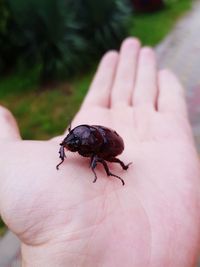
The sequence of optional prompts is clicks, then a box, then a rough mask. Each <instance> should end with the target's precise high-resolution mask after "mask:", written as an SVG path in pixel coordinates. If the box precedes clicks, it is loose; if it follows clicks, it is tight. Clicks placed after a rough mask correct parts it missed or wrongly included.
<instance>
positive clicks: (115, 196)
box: [0, 38, 200, 267]
mask: <svg viewBox="0 0 200 267" xmlns="http://www.w3.org/2000/svg"><path fill="white" fill-rule="evenodd" d="M0 111H1V114H0V125H1V133H0V148H1V151H2V154H1V157H0V166H1V178H0V213H1V215H2V217H3V219H4V221H5V222H6V224H7V225H8V227H9V228H10V229H11V230H12V231H13V232H15V233H16V234H17V236H18V237H19V238H20V240H21V242H22V257H23V261H24V266H45V267H46V266H48V267H49V266H70V267H71V266H72V267H73V266H87V267H88V266H97V267H98V266H100V267H102V266H103V267H112V266H115V267H118V266H119V267H121V266H126V267H129V266H130V267H135V266H137V267H143V266H144V267H146V266H148V267H151V266H153V267H157V266H158V267H160V266H165V267H167V266H173V267H179V266H180V267H187V266H188V267H191V266H192V265H194V264H195V262H196V260H197V255H198V252H199V247H200V220H199V219H200V218H199V178H200V171H199V162H198V157H197V154H196V151H195V148H194V144H193V138H192V134H191V129H190V126H189V123H188V119H187V112H186V105H185V100H184V96H183V89H182V87H181V86H180V84H179V82H178V81H177V80H176V78H175V77H174V75H173V74H172V73H170V72H169V71H161V72H157V70H156V60H155V56H154V53H153V51H152V50H151V49H149V48H143V49H140V45H139V42H138V41H137V40H135V39H132V38H129V39H128V40H126V41H125V42H124V43H123V45H122V48H121V51H120V53H119V54H118V53H116V52H109V53H107V54H106V55H105V56H104V58H103V59H102V61H101V63H100V66H99V68H98V70H97V74H96V76H95V78H94V81H93V83H92V85H91V88H90V90H89V92H88V95H87V96H86V98H85V101H84V103H83V105H82V107H81V109H80V111H79V112H78V114H77V115H76V117H75V119H74V121H73V122H72V127H75V126H77V125H79V124H83V123H87V124H99V125H104V126H107V127H110V128H113V129H115V130H116V131H117V132H118V133H119V134H120V135H121V136H122V137H123V139H124V143H125V150H124V152H123V154H122V155H121V156H119V158H120V159H122V160H123V161H124V162H125V163H128V162H130V161H132V162H133V164H132V165H131V166H130V168H129V169H128V170H127V171H123V170H121V169H120V167H119V166H117V165H115V164H114V163H113V164H110V168H111V170H112V172H113V173H116V174H118V175H119V176H121V177H122V178H123V179H124V181H125V186H124V187H123V186H122V185H121V183H120V181H118V180H117V179H115V178H114V177H107V176H106V174H105V171H104V170H103V168H101V167H100V168H99V169H98V170H97V176H98V180H97V182H96V184H94V183H92V181H93V173H92V171H91V170H90V169H89V159H88V158H83V157H80V156H79V155H77V154H75V153H68V152H67V158H66V160H65V162H64V163H63V165H61V166H60V170H59V171H57V170H56V168H55V166H56V164H57V163H58V161H59V159H58V153H57V152H58V149H59V143H60V141H62V139H63V137H64V136H65V135H63V136H59V137H56V138H54V139H52V140H49V141H45V142H44V141H22V140H21V139H20V135H19V132H18V129H17V126H16V124H15V121H14V119H13V117H12V116H11V114H10V113H8V112H7V111H6V110H4V109H3V108H1V110H0Z"/></svg>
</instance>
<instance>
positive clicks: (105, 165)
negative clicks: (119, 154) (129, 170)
mask: <svg viewBox="0 0 200 267" xmlns="http://www.w3.org/2000/svg"><path fill="white" fill-rule="evenodd" d="M98 161H99V162H100V163H102V164H103V166H104V169H105V171H106V174H107V175H108V176H114V177H116V178H118V179H119V180H121V182H122V185H125V183H124V180H123V179H122V178H121V177H119V176H117V175H115V174H113V173H112V172H110V170H109V168H108V165H107V163H106V162H105V160H103V159H98Z"/></svg>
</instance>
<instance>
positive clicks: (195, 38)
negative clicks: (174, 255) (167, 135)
mask: <svg viewBox="0 0 200 267" xmlns="http://www.w3.org/2000/svg"><path fill="white" fill-rule="evenodd" d="M199 29H200V2H199V1H196V2H195V3H194V6H193V9H192V11H190V12H189V13H188V14H187V15H186V16H185V17H184V18H183V19H181V20H180V21H179V22H178V23H177V25H176V26H175V28H174V30H173V31H172V32H171V33H170V34H169V35H168V36H167V37H166V38H165V39H164V40H163V42H161V43H160V44H159V45H158V46H157V47H156V53H157V57H158V62H159V67H161V68H166V67H167V68H170V69H172V70H173V71H174V72H175V73H176V74H177V75H178V77H179V78H180V80H181V82H182V83H183V85H184V86H185V88H186V97H187V103H188V110H189V116H190V121H191V124H192V128H193V133H194V136H195V140H196V145H197V148H198V151H199V153H200V34H199ZM19 251H20V244H19V241H18V239H17V238H16V237H15V236H14V235H13V234H12V233H10V232H8V233H7V234H6V235H5V236H4V238H3V239H1V240H0V267H19V266H20V254H19ZM199 267H200V265H199Z"/></svg>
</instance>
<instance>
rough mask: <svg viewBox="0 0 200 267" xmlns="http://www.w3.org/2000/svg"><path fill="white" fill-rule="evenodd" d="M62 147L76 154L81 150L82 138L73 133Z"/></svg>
mask: <svg viewBox="0 0 200 267" xmlns="http://www.w3.org/2000/svg"><path fill="white" fill-rule="evenodd" d="M60 145H61V146H64V147H65V148H67V149H68V150H70V151H72V152H76V151H78V150H79V147H80V145H81V141H80V138H78V137H77V136H75V135H74V134H73V133H69V134H68V135H67V137H66V138H65V139H64V141H63V142H62V143H61V144H60Z"/></svg>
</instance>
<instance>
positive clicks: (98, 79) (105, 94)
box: [82, 51, 118, 107]
mask: <svg viewBox="0 0 200 267" xmlns="http://www.w3.org/2000/svg"><path fill="white" fill-rule="evenodd" d="M117 60H118V53H117V52H115V51H109V52H108V53H106V54H105V55H104V57H103V58H102V60H101V62H100V65H99V67H98V70H97V72H96V75H95V77H94V80H93V82H92V84H91V87H90V90H89V92H88V94H87V96H86V98H85V100H84V103H83V105H82V107H85V106H91V105H93V106H94V105H98V106H102V107H108V106H109V103H110V89H111V86H112V82H113V78H114V74H115V69H116V65H117Z"/></svg>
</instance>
